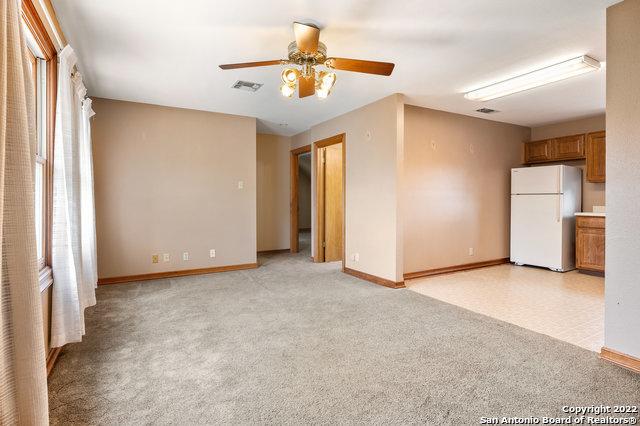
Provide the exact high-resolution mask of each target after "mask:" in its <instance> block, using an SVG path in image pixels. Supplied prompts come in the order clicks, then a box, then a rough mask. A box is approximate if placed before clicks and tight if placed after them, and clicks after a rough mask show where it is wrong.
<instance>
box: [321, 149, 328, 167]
mask: <svg viewBox="0 0 640 426" xmlns="http://www.w3.org/2000/svg"><path fill="white" fill-rule="evenodd" d="M326 162H327V150H326V148H324V149H322V164H325V163H326Z"/></svg>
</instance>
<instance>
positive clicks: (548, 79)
mask: <svg viewBox="0 0 640 426" xmlns="http://www.w3.org/2000/svg"><path fill="white" fill-rule="evenodd" d="M599 69H600V62H598V61H596V60H595V59H593V58H590V57H588V56H579V57H577V58H573V59H569V60H568V61H564V62H560V63H559V64H555V65H550V66H548V67H545V68H541V69H539V70H535V71H531V72H529V73H526V74H522V75H519V76H517V77H513V78H510V79H508V80H504V81H501V82H499V83H494V84H491V85H489V86H486V87H483V88H480V89H476V90H472V91H471V92H469V93H466V94H465V95H464V97H465V98H467V99H470V100H472V101H488V100H491V99H496V98H501V97H503V96H507V95H511V94H513V93H518V92H522V91H524V90H529V89H533V88H534V87H539V86H544V85H545V84H549V83H554V82H556V81H560V80H564V79H567V78H570V77H575V76H577V75H580V74H585V73H588V72H591V71H597V70H599Z"/></svg>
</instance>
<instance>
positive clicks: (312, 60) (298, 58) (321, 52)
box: [288, 41, 327, 65]
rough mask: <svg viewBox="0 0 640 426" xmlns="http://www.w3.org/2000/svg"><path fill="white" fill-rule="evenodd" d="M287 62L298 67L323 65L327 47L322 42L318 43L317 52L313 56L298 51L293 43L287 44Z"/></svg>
mask: <svg viewBox="0 0 640 426" xmlns="http://www.w3.org/2000/svg"><path fill="white" fill-rule="evenodd" d="M288 56H289V61H291V62H292V63H294V64H298V65H305V64H310V65H317V64H324V62H325V61H326V60H327V46H325V45H324V43H322V42H318V50H317V51H316V52H315V53H313V54H308V53H303V52H301V51H300V49H298V45H297V44H296V42H295V41H292V42H291V43H289V55H288Z"/></svg>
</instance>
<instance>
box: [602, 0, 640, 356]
mask: <svg viewBox="0 0 640 426" xmlns="http://www.w3.org/2000/svg"><path fill="white" fill-rule="evenodd" d="M639 22H640V1H637V0H625V1H624V2H622V3H618V4H616V5H614V6H611V7H610V8H608V9H607V200H608V205H607V225H606V227H607V230H606V239H607V241H606V251H607V252H606V271H607V275H606V278H605V316H604V318H605V324H604V325H605V327H604V344H605V346H606V347H608V348H610V349H614V350H616V351H619V352H622V353H625V354H628V355H631V356H634V357H636V358H640V282H639V280H638V270H639V266H640V262H639V261H638V254H639V253H640V214H638V207H640V185H639V183H640V119H639V117H640V102H639V101H638V100H639V99H640V49H638V46H640V25H638V23H639Z"/></svg>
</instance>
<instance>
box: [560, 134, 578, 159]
mask: <svg viewBox="0 0 640 426" xmlns="http://www.w3.org/2000/svg"><path fill="white" fill-rule="evenodd" d="M553 153H554V160H576V159H581V158H584V135H574V136H564V137H561V138H557V139H556V140H555V146H554V149H553Z"/></svg>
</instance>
